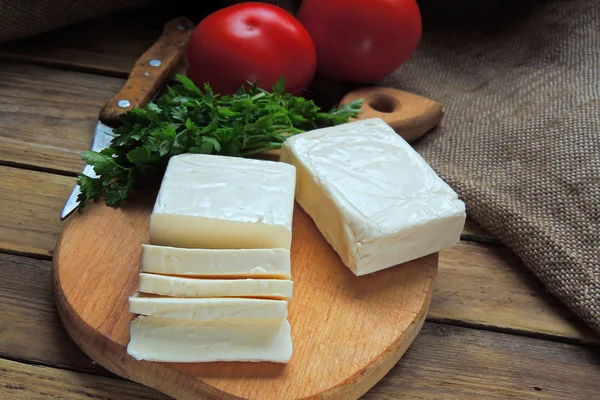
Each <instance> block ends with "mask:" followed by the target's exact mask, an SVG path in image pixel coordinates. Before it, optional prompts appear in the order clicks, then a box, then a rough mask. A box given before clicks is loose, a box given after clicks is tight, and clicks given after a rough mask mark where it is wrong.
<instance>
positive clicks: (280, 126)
mask: <svg viewBox="0 0 600 400" xmlns="http://www.w3.org/2000/svg"><path fill="white" fill-rule="evenodd" d="M177 79H178V81H179V83H178V84H175V85H173V86H169V87H167V88H166V90H165V92H164V93H163V94H162V95H161V96H159V97H158V98H156V99H155V100H154V101H153V102H150V103H148V104H147V105H146V106H144V107H142V108H133V109H131V110H130V111H128V112H127V113H125V114H123V115H121V122H122V124H121V126H119V127H117V128H115V129H113V133H114V136H115V137H114V139H113V140H112V143H111V145H110V147H109V148H107V149H105V150H102V151H101V152H94V151H85V152H83V153H81V158H82V159H83V160H84V161H85V162H86V163H87V164H89V165H91V166H93V167H94V171H95V172H96V174H97V175H98V178H90V177H87V176H85V175H79V180H78V185H79V186H80V191H81V194H80V195H79V197H78V200H79V201H80V206H79V210H80V211H83V210H85V208H86V207H87V204H88V202H89V201H90V200H96V199H99V198H101V197H103V196H104V197H105V202H106V204H107V205H109V206H118V205H119V204H121V203H122V202H123V201H124V200H126V199H127V197H128V196H129V195H130V194H131V192H132V191H133V190H134V188H135V187H136V185H137V184H139V183H141V182H146V181H149V180H152V179H159V177H157V175H159V174H160V172H161V171H164V167H166V165H167V163H168V162H169V159H170V158H171V157H173V156H176V155H178V154H183V153H200V154H219V155H226V156H232V157H252V156H255V155H257V154H261V153H263V152H265V151H269V150H274V149H279V148H281V145H282V144H283V142H285V140H286V139H287V138H288V137H290V136H292V135H296V134H299V133H302V132H306V131H308V130H311V129H316V128H320V127H325V126H333V125H338V124H343V123H346V122H348V121H349V120H350V118H353V117H355V116H356V115H357V114H358V113H359V111H360V109H361V106H362V100H357V101H354V102H352V103H348V104H345V105H344V106H342V107H340V108H336V109H333V110H330V111H328V112H324V111H322V110H321V108H320V107H319V106H317V105H316V104H315V103H314V102H313V101H312V100H307V99H305V98H303V97H299V96H294V95H292V94H291V93H287V92H285V77H281V78H280V79H279V80H278V81H277V82H276V83H275V84H274V85H273V86H272V88H271V89H272V90H271V92H267V91H266V90H263V89H262V88H260V87H259V86H258V84H257V83H256V82H254V83H253V82H247V83H246V84H244V85H241V86H240V88H239V89H238V90H237V92H236V93H235V94H233V95H227V96H221V95H219V94H217V93H214V92H213V90H212V88H211V87H210V85H209V84H205V85H203V89H200V88H199V87H198V86H196V85H195V84H194V82H193V81H192V80H191V79H189V78H187V77H186V76H183V75H177Z"/></svg>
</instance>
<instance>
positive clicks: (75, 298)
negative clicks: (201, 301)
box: [53, 20, 443, 400]
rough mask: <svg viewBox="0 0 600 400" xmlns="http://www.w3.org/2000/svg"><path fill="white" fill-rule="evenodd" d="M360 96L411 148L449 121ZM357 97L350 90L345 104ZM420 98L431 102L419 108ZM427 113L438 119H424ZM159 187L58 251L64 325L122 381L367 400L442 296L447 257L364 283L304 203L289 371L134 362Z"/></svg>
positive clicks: (97, 218)
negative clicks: (139, 298)
mask: <svg viewBox="0 0 600 400" xmlns="http://www.w3.org/2000/svg"><path fill="white" fill-rule="evenodd" d="M186 23H187V22H186V21H180V20H175V21H173V22H171V23H170V24H167V26H166V28H165V31H164V33H163V35H162V36H161V38H160V39H159V40H158V41H157V42H156V43H155V45H154V46H153V47H152V48H150V49H149V50H148V51H147V52H146V53H145V54H144V55H143V56H142V57H141V58H140V61H139V62H138V63H136V67H135V68H134V71H132V74H131V78H130V80H136V79H137V80H136V82H137V81H140V80H143V79H145V78H148V77H150V78H152V77H151V76H150V75H149V74H142V72H141V70H140V71H138V72H139V73H135V71H136V70H137V69H140V68H141V66H144V65H146V64H147V63H148V62H149V60H152V61H155V60H156V59H159V58H160V57H162V58H160V59H162V60H163V61H164V60H170V61H171V62H169V63H166V62H164V63H163V64H162V66H163V67H164V66H168V68H172V65H174V64H175V61H174V60H175V59H176V57H175V54H179V56H180V55H181V53H182V47H181V43H182V42H181V39H180V35H181V33H178V32H177V31H181V29H180V28H181V27H182V26H183V25H185V24H186ZM157 71H159V72H160V75H159V76H160V77H163V78H164V76H165V74H166V73H167V72H168V70H166V71H160V67H159V69H157ZM138 75H139V76H138ZM161 79H162V78H161ZM134 83H135V82H133V81H132V82H131V83H129V81H128V83H126V85H125V86H124V90H126V89H127V90H130V91H131V90H134V89H135V90H134V92H132V93H130V96H129V97H131V98H132V99H133V100H134V101H135V102H136V103H137V104H142V103H143V102H145V101H147V100H148V99H149V98H150V93H151V92H152V90H153V89H154V88H155V87H156V85H157V84H158V83H157V82H156V81H152V80H150V79H149V80H147V81H143V82H141V83H139V84H134ZM138 92H139V93H138ZM123 93H124V92H123V91H122V92H121V93H119V94H118V95H117V96H115V98H114V99H112V100H111V102H109V106H107V107H105V109H103V111H102V113H101V115H100V116H101V119H102V117H103V116H104V119H106V120H110V118H108V117H107V115H108V116H110V115H113V114H115V113H116V112H118V109H117V107H121V106H119V105H118V101H117V100H119V99H121V98H122V97H123ZM360 96H361V97H364V98H365V100H366V101H365V108H364V109H363V112H362V113H361V115H359V118H369V117H374V116H377V117H381V118H383V119H384V120H386V122H388V123H389V124H390V125H392V126H394V127H395V129H396V130H397V131H398V133H399V134H401V135H403V136H404V134H405V133H406V134H407V136H406V137H405V138H406V139H407V140H409V141H412V140H416V139H417V138H418V137H420V135H423V134H424V133H425V132H426V131H427V130H429V129H430V128H431V127H432V126H434V125H435V124H437V123H438V122H439V118H441V114H442V112H443V110H442V107H441V105H439V104H438V103H435V102H432V101H431V100H428V99H423V98H422V97H419V96H414V95H410V94H406V93H404V92H400V91H394V90H389V89H385V91H383V92H378V89H377V88H370V89H368V90H367V91H366V92H364V91H363V92H360ZM390 96H391V97H390ZM355 97H356V96H355V94H354V95H353V94H352V93H351V94H349V95H348V96H346V97H345V98H344V100H343V101H342V102H345V101H350V100H352V99H353V98H355ZM382 99H384V100H385V99H387V100H386V101H387V103H386V104H388V106H386V105H385V104H383V103H382ZM415 101H416V102H421V103H419V104H420V105H419V107H415V106H414V104H413V102H415ZM113 103H114V104H113ZM382 104H383V105H382ZM389 104H393V105H394V107H391V106H389ZM131 106H133V104H132V105H131ZM384 106H385V107H384ZM122 111H123V110H121V111H120V112H122ZM424 113H425V114H427V115H428V116H429V117H427V118H422V117H420V115H421V114H424ZM432 121H433V122H432ZM275 156H276V154H275ZM271 157H273V154H271V155H270V156H267V158H271ZM157 190H158V188H154V189H148V190H147V191H145V192H141V193H137V195H136V196H135V197H134V198H133V199H132V201H130V202H129V203H128V204H127V205H126V206H124V207H121V208H117V209H115V208H110V207H107V206H104V205H103V204H100V203H98V204H92V205H90V207H89V209H88V210H87V211H86V212H85V213H84V214H78V213H74V214H73V215H71V216H70V217H69V220H68V222H67V223H66V225H65V227H64V229H63V231H62V233H61V235H60V237H59V239H58V242H57V244H56V249H55V255H54V259H53V281H54V282H53V283H54V289H55V297H56V303H57V307H58V311H59V314H60V316H61V319H62V321H63V324H64V326H65V328H66V330H67V332H68V333H69V335H70V336H71V338H72V339H73V340H74V341H75V342H76V343H77V345H78V346H79V347H80V348H81V349H82V350H83V351H84V352H85V353H86V354H87V355H88V356H89V357H91V358H92V359H93V360H95V361H96V362H97V363H98V364H100V365H101V366H103V367H104V368H106V369H108V370H110V371H112V372H114V373H115V374H117V375H120V376H122V377H124V378H127V379H131V380H133V381H136V382H139V383H141V384H144V385H147V386H150V387H152V388H155V389H157V390H159V391H162V392H164V393H166V394H168V395H170V396H172V397H175V398H177V399H198V398H231V399H274V400H293V399H306V398H335V399H356V398H358V397H360V396H361V395H362V394H364V393H365V392H366V391H368V390H369V389H370V388H371V387H372V386H373V385H375V384H376V383H377V382H378V381H379V380H380V379H381V378H382V377H383V376H384V375H385V374H386V373H387V372H388V371H389V370H390V369H391V368H392V367H393V366H394V364H395V363H396V362H397V361H398V360H399V359H400V357H401V356H402V355H403V354H404V352H405V351H406V349H407V348H408V347H409V346H410V344H411V343H412V342H413V340H414V339H415V337H416V336H417V334H418V332H419V330H420V329H421V326H422V325H423V322H424V319H425V316H426V314H427V310H428V308H429V304H430V301H431V295H432V292H433V284H434V280H435V277H436V273H437V263H438V255H437V254H433V255H430V256H427V257H423V258H421V259H418V260H414V261H411V262H408V263H405V264H403V265H399V266H396V267H393V268H389V269H386V270H383V271H380V272H377V273H374V274H370V275H366V276H362V277H356V276H355V275H353V274H352V273H351V272H350V270H349V269H348V268H346V267H345V266H344V265H343V264H342V262H341V260H340V258H339V256H338V255H337V254H336V253H335V251H334V250H333V249H332V248H331V246H330V245H329V244H328V243H327V242H326V241H325V239H324V238H323V236H322V235H321V233H320V232H319V230H318V229H317V228H316V226H315V224H314V223H313V221H312V220H311V218H310V217H309V216H308V215H307V214H306V213H304V211H303V210H302V209H301V208H300V207H299V206H298V205H296V207H295V210H294V217H293V218H294V219H293V238H292V256H291V257H292V279H293V281H294V297H293V299H292V300H291V302H290V304H289V321H290V324H291V326H292V341H293V349H294V350H293V355H292V358H291V360H290V362H289V363H288V364H272V363H240V362H232V363H224V362H221V363H190V364H185V363H156V362H148V361H137V360H135V359H134V358H133V357H130V356H129V355H128V354H127V351H126V347H127V344H128V341H129V325H130V323H131V321H132V320H133V318H134V317H135V315H133V314H130V313H129V312H128V297H129V296H130V295H132V294H133V293H134V292H135V291H136V289H137V285H138V276H139V269H140V257H141V250H142V248H141V245H142V243H149V232H148V227H149V219H150V214H151V211H152V207H153V205H154V201H155V199H156V194H157Z"/></svg>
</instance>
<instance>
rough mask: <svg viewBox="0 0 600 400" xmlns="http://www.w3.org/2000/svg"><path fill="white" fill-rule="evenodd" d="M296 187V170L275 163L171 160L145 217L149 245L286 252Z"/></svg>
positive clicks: (212, 158)
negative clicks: (272, 249)
mask: <svg viewBox="0 0 600 400" xmlns="http://www.w3.org/2000/svg"><path fill="white" fill-rule="evenodd" d="M295 183H296V171H295V168H294V167H293V166H291V165H287V164H284V163H279V162H275V161H263V160H251V159H245V158H239V157H225V156H216V155H205V154H181V155H178V156H175V157H172V158H171V159H170V160H169V164H168V166H167V169H166V171H165V175H164V178H163V180H162V183H161V187H160V190H159V193H158V197H157V199H156V202H155V204H154V209H153V211H152V215H151V217H150V242H151V243H152V244H154V245H160V246H172V247H186V248H211V249H241V248H246V249H247V248H283V249H289V248H290V245H291V240H292V214H293V210H294V188H295Z"/></svg>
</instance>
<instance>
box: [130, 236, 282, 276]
mask: <svg viewBox="0 0 600 400" xmlns="http://www.w3.org/2000/svg"><path fill="white" fill-rule="evenodd" d="M141 270H142V272H152V273H157V274H165V275H190V276H223V277H236V276H240V277H264V278H284V279H289V278H290V277H291V275H290V251H289V250H287V249H235V250H230V249H182V248H176V247H168V246H154V245H148V244H143V245H142V266H141Z"/></svg>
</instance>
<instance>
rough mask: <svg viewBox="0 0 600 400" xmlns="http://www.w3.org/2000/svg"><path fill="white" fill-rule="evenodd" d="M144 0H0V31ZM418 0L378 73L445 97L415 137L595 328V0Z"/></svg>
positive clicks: (19, 31)
mask: <svg viewBox="0 0 600 400" xmlns="http://www.w3.org/2000/svg"><path fill="white" fill-rule="evenodd" d="M224 1H225V2H229V3H236V2H240V1H238V0H224ZM143 2H145V0H99V1H92V0H71V1H67V0H65V1H55V0H52V1H50V0H40V1H33V0H21V1H19V2H17V1H14V0H0V10H2V12H1V13H0V41H4V40H7V39H13V38H17V37H23V36H26V35H31V34H35V33H39V32H43V31H46V30H49V29H52V28H55V27H59V26H63V25H65V24H67V23H73V22H78V21H81V20H84V19H86V18H88V17H91V16H94V15H100V14H103V13H106V12H109V11H114V10H116V9H118V8H120V7H124V6H125V5H127V6H133V5H136V4H140V3H143ZM269 2H271V3H276V4H279V5H281V6H283V7H286V8H287V9H289V10H292V11H293V10H294V9H295V5H297V4H298V2H297V1H295V0H269ZM419 4H420V7H421V11H422V14H423V21H424V35H423V40H422V42H421V44H420V47H419V49H418V51H417V53H416V54H415V55H414V57H412V58H411V59H410V60H409V61H408V62H407V63H406V64H405V65H403V66H402V67H401V68H400V69H399V70H398V71H397V72H396V73H394V74H393V75H391V76H390V77H388V78H387V79H385V80H384V81H383V82H382V84H384V85H389V86H393V87H397V88H400V89H403V90H407V91H411V92H414V93H417V94H422V95H424V96H426V97H430V98H432V99H435V100H438V101H440V102H441V103H443V104H444V105H445V108H446V115H445V117H444V119H443V121H442V124H441V125H440V126H439V127H438V128H436V129H435V130H434V131H433V132H431V133H430V134H429V135H427V136H426V137H425V138H424V139H422V140H421V141H420V142H418V143H416V144H415V148H416V149H417V150H418V151H419V152H420V153H421V154H422V155H423V157H424V158H425V159H426V160H427V161H428V162H429V163H430V164H431V166H432V167H433V168H434V169H435V170H436V171H437V172H438V173H439V174H440V176H442V177H443V178H444V179H445V180H446V181H447V182H448V183H449V184H450V185H451V186H452V187H454V188H455V189H456V191H457V192H458V193H459V195H460V197H461V198H462V199H463V200H464V201H465V203H466V204H467V213H468V215H469V216H471V217H473V218H474V219H475V220H476V221H477V222H479V223H480V224H481V225H482V226H483V227H484V228H486V229H487V230H489V231H490V232H491V233H493V234H494V235H495V236H497V237H498V238H499V239H500V240H502V241H503V242H504V243H505V244H506V245H507V246H509V247H510V248H511V249H512V250H514V251H515V252H516V254H517V255H519V256H520V258H521V259H522V260H523V261H524V263H525V264H526V265H527V266H528V267H529V268H530V269H531V270H532V271H533V272H534V273H535V274H536V275H537V276H538V277H539V278H540V279H541V280H542V282H544V283H545V285H546V286H547V288H548V289H549V290H550V291H551V292H552V293H554V294H555V295H556V296H558V297H559V298H560V299H561V300H562V301H563V302H564V303H565V304H567V305H568V306H569V308H570V309H571V310H572V311H574V312H575V313H576V314H577V315H579V316H580V317H581V318H582V319H583V320H584V321H586V322H587V323H588V324H589V325H590V326H591V327H592V328H594V329H595V330H596V332H598V333H600V133H599V132H600V3H598V2H597V1H596V0H573V1H560V0H549V1H541V0H535V1H534V0H521V1H511V0H486V1H473V0H452V1H447V0H421V1H419Z"/></svg>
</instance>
